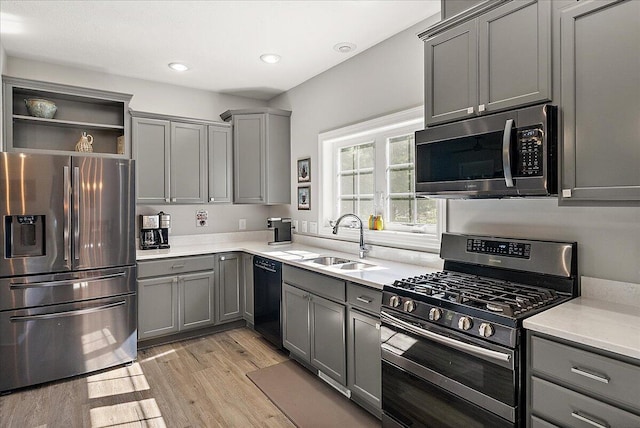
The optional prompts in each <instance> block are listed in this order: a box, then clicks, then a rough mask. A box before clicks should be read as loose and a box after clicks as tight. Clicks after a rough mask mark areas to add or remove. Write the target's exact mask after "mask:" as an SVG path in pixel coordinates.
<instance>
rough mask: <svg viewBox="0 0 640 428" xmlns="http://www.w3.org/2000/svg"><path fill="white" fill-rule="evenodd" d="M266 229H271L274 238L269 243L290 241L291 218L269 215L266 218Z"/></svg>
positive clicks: (288, 242)
mask: <svg viewBox="0 0 640 428" xmlns="http://www.w3.org/2000/svg"><path fill="white" fill-rule="evenodd" d="M267 229H271V230H273V238H274V240H273V241H271V242H269V245H280V244H290V243H291V219H290V218H280V217H271V218H268V219H267Z"/></svg>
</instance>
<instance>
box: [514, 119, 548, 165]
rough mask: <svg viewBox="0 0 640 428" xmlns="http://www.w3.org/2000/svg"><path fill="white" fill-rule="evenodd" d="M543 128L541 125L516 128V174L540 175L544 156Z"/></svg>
mask: <svg viewBox="0 0 640 428" xmlns="http://www.w3.org/2000/svg"><path fill="white" fill-rule="evenodd" d="M542 138H543V130H542V127H541V126H532V127H528V128H518V140H517V152H518V161H517V173H516V174H517V175H518V176H520V177H530V176H535V175H542V162H543V156H544V153H543V152H544V150H543V144H542Z"/></svg>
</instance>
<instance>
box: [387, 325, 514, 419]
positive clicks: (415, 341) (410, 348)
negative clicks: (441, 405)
mask: <svg viewBox="0 0 640 428" xmlns="http://www.w3.org/2000/svg"><path fill="white" fill-rule="evenodd" d="M381 335H382V338H383V344H382V347H383V349H385V350H388V351H390V352H393V353H394V354H396V355H399V356H401V357H402V358H404V359H407V360H409V361H412V362H413V363H416V364H418V365H420V366H422V367H424V368H426V369H428V370H431V371H433V372H436V373H438V374H439V375H442V376H444V377H445V378H448V379H452V380H454V381H456V382H459V383H461V384H463V385H466V386H468V387H469V388H472V389H474V390H476V391H478V392H480V393H482V394H484V395H488V396H489V397H492V398H495V399H496V400H499V401H501V402H502V403H505V404H507V405H509V406H511V407H515V406H516V389H517V388H516V381H517V379H516V371H514V370H511V369H510V368H506V367H502V366H499V365H497V364H493V363H491V362H489V361H487V360H484V359H481V358H478V357H475V356H472V355H470V354H467V353H464V352H462V351H458V350H456V349H453V348H449V347H447V346H444V345H441V344H439V343H436V342H432V341H430V340H428V339H425V338H420V337H418V336H414V335H412V334H410V333H405V332H401V331H397V330H395V329H394V327H391V326H388V325H387V324H383V327H382V331H381Z"/></svg>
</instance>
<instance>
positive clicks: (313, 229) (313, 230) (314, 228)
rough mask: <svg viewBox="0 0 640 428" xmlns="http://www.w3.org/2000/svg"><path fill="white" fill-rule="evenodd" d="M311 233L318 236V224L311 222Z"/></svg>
mask: <svg viewBox="0 0 640 428" xmlns="http://www.w3.org/2000/svg"><path fill="white" fill-rule="evenodd" d="M309 233H313V234H317V233H318V222H317V221H310V222H309Z"/></svg>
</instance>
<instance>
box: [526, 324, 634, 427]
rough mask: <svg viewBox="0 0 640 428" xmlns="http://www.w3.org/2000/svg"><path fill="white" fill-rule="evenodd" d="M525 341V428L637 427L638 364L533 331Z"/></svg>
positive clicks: (621, 357)
mask: <svg viewBox="0 0 640 428" xmlns="http://www.w3.org/2000/svg"><path fill="white" fill-rule="evenodd" d="M528 341H529V355H528V357H529V361H528V365H527V371H528V376H527V379H528V382H527V391H528V397H527V401H528V403H529V406H528V421H527V422H528V426H532V427H535V426H566V427H588V426H596V427H637V426H640V401H639V399H638V397H640V361H637V360H631V359H629V358H626V357H623V356H616V355H612V354H609V353H605V352H603V351H599V350H597V349H593V348H590V347H586V346H584V345H580V344H575V343H571V342H565V341H559V340H558V339H554V338H551V337H547V336H544V337H543V336H539V335H538V334H535V333H531V332H529V333H528ZM545 423H546V424H545Z"/></svg>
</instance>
